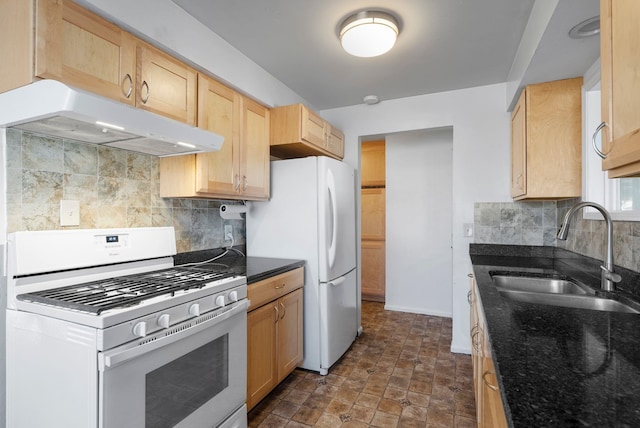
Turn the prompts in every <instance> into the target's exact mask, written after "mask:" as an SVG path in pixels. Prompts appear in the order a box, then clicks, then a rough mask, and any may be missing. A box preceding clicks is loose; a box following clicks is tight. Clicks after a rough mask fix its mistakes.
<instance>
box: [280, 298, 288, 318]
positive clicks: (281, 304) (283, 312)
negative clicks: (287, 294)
mask: <svg viewBox="0 0 640 428" xmlns="http://www.w3.org/2000/svg"><path fill="white" fill-rule="evenodd" d="M280 306H281V307H282V316H281V317H280V319H281V320H283V319H284V316H285V315H287V308H286V307H285V306H284V303H282V302H280Z"/></svg>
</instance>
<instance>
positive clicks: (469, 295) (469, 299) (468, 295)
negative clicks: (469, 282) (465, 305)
mask: <svg viewBox="0 0 640 428" xmlns="http://www.w3.org/2000/svg"><path fill="white" fill-rule="evenodd" d="M467 302H469V304H471V290H469V292H468V293H467Z"/></svg>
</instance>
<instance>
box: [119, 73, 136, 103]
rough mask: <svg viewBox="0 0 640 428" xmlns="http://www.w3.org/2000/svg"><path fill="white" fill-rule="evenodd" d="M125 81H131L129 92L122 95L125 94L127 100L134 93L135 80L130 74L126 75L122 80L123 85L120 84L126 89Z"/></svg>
mask: <svg viewBox="0 0 640 428" xmlns="http://www.w3.org/2000/svg"><path fill="white" fill-rule="evenodd" d="M125 80H128V81H129V90H128V91H127V92H125V91H124V90H123V91H122V93H123V94H124V97H125V98H129V97H130V96H131V93H132V92H133V79H132V78H131V75H130V74H129V73H127V74H125V75H124V77H123V78H122V83H121V84H120V87H121V88H124V82H125Z"/></svg>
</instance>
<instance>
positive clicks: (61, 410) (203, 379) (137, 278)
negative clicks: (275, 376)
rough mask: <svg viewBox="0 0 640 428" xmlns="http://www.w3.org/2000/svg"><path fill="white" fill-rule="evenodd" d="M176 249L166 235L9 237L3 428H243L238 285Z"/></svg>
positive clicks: (108, 232) (140, 231) (138, 231)
mask: <svg viewBox="0 0 640 428" xmlns="http://www.w3.org/2000/svg"><path fill="white" fill-rule="evenodd" d="M175 252H176V250H175V237H174V231H173V228H135V229H99V230H72V231H40V232H16V233H14V234H11V235H10V236H9V240H8V266H7V273H8V275H7V281H8V284H7V305H8V310H7V426H11V427H15V428H20V427H34V426H47V427H65V428H69V427H82V428H86V427H99V428H107V427H125V426H126V427H174V426H176V427H204V426H206V427H216V426H224V427H231V426H233V427H235V426H237V427H242V426H246V408H245V407H244V401H245V396H246V308H247V306H248V301H247V300H246V296H247V291H246V278H245V277H243V276H237V275H234V274H233V273H232V272H229V271H226V270H225V269H217V270H212V268H211V266H212V265H211V264H209V265H207V267H206V268H205V267H202V266H198V265H191V266H186V265H185V266H173V258H172V256H173V255H175ZM34 409H37V411H34Z"/></svg>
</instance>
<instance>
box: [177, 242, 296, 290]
mask: <svg viewBox="0 0 640 428" xmlns="http://www.w3.org/2000/svg"><path fill="white" fill-rule="evenodd" d="M222 252H223V251H222V250H220V249H214V250H203V251H192V252H189V253H179V254H176V255H175V256H174V263H175V265H183V264H190V263H200V262H203V261H205V260H210V259H213V258H215V257H217V256H219V255H220V254H222ZM243 254H244V253H243V251H242V250H241V251H240V252H236V251H229V252H228V253H227V254H226V255H224V256H222V257H220V258H218V259H216V260H213V261H211V262H207V263H203V264H199V265H198V267H199V268H204V269H206V268H210V269H212V270H217V271H219V270H226V271H231V272H233V273H235V274H237V275H243V276H246V277H247V283H248V284H251V283H254V282H258V281H261V280H263V279H266V278H270V277H272V276H275V275H279V274H281V273H284V272H287V271H290V270H293V269H296V268H299V267H301V266H304V260H290V259H275V258H269V257H245V256H244V255H243Z"/></svg>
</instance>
